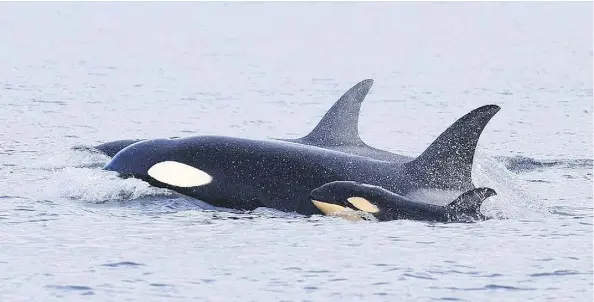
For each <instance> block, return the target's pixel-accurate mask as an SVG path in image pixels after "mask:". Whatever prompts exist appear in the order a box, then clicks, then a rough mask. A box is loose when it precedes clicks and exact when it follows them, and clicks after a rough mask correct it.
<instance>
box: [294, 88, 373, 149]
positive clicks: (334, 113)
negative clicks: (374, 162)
mask: <svg viewBox="0 0 594 302" xmlns="http://www.w3.org/2000/svg"><path fill="white" fill-rule="evenodd" d="M372 85H373V80H372V79H367V80H363V81H361V82H359V83H357V84H356V85H355V86H353V87H351V89H349V90H348V91H347V92H345V93H344V94H343V95H342V97H340V99H338V101H336V103H334V105H333V106H332V108H330V110H328V112H326V114H325V115H324V117H323V118H322V120H321V121H320V122H319V123H318V125H317V126H316V127H315V128H314V129H313V130H312V131H311V132H310V133H309V134H308V135H306V136H304V137H302V138H299V139H296V140H292V141H295V142H299V143H302V144H308V145H314V146H343V145H356V146H359V145H365V144H364V143H363V141H361V138H360V137H359V111H360V110H361V102H363V100H365V96H367V93H368V92H369V90H370V89H371V86H372Z"/></svg>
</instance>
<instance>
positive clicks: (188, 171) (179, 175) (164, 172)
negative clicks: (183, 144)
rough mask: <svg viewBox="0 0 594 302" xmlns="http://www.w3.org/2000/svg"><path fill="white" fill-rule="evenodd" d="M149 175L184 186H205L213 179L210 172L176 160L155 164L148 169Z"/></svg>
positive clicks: (167, 182)
mask: <svg viewBox="0 0 594 302" xmlns="http://www.w3.org/2000/svg"><path fill="white" fill-rule="evenodd" d="M148 175H149V176H150V177H152V178H154V179H156V180H158V181H160V182H162V183H165V184H168V185H172V186H176V187H182V188H189V187H197V186H203V185H206V184H209V183H210V182H211V181H212V176H210V175H209V174H208V173H206V172H204V171H202V170H200V169H196V168H194V167H192V166H189V165H186V164H182V163H178V162H176V161H164V162H160V163H158V164H155V165H153V166H152V167H151V168H150V169H149V170H148Z"/></svg>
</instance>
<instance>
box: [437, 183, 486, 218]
mask: <svg viewBox="0 0 594 302" xmlns="http://www.w3.org/2000/svg"><path fill="white" fill-rule="evenodd" d="M495 195H497V192H495V190H493V189H491V188H486V187H482V188H476V189H472V190H469V191H466V192H464V193H463V194H462V195H460V196H458V198H456V200H454V201H452V202H451V203H449V204H448V205H447V206H446V209H447V211H448V213H450V214H480V210H481V205H482V204H483V201H485V199H487V198H489V197H491V196H495Z"/></svg>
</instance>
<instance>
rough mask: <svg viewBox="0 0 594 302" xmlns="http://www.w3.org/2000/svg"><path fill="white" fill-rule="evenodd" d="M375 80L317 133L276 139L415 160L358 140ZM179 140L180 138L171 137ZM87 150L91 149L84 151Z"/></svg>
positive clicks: (345, 98) (118, 145)
mask: <svg viewBox="0 0 594 302" xmlns="http://www.w3.org/2000/svg"><path fill="white" fill-rule="evenodd" d="M373 83H374V81H373V80H372V79H365V80H363V81H360V82H359V83H357V84H355V85H354V86H352V87H351V88H350V89H349V90H347V91H346V92H345V93H344V94H343V95H342V96H341V97H340V98H339V99H338V100H337V101H336V102H335V103H334V105H333V106H332V107H331V108H330V109H329V110H328V111H327V112H326V114H325V115H324V116H323V117H322V118H321V120H320V121H319V122H318V124H317V125H316V126H315V127H314V129H313V130H312V131H311V132H310V133H308V134H307V135H305V136H303V137H301V138H297V139H286V138H273V139H277V140H280V141H286V142H294V143H299V144H304V145H310V146H317V147H323V148H325V149H330V150H336V151H341V152H346V153H351V154H355V155H361V156H367V157H371V158H375V159H381V160H390V161H395V162H405V161H409V160H412V159H413V158H412V157H408V156H404V155H399V154H394V153H391V152H388V151H384V150H381V149H376V148H374V147H371V146H369V145H367V144H366V143H365V142H363V141H362V140H361V138H360V136H359V116H360V111H361V103H362V102H363V101H364V100H365V97H366V96H367V94H368V93H369V90H370V89H371V87H372V86H373ZM171 138H177V137H171ZM145 140H147V139H124V140H117V141H112V142H107V143H103V144H100V145H96V146H94V147H93V149H94V150H95V151H99V152H101V153H103V154H105V155H107V156H109V157H114V156H115V155H116V154H117V153H118V152H120V151H121V150H122V149H124V148H126V147H128V146H130V145H132V144H135V143H137V142H141V141H145ZM84 149H85V150H86V149H88V148H84Z"/></svg>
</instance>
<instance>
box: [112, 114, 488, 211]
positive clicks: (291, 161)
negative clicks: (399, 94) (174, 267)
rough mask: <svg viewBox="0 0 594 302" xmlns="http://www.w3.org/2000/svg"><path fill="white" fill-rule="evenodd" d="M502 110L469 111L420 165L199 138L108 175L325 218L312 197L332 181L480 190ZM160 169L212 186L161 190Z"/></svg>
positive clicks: (397, 190) (141, 151) (177, 142)
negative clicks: (176, 167)
mask: <svg viewBox="0 0 594 302" xmlns="http://www.w3.org/2000/svg"><path fill="white" fill-rule="evenodd" d="M499 109H500V108H499V107H498V106H495V105H486V106H482V107H479V108H477V109H475V110H472V111H471V112H469V113H467V114H466V115H464V116H463V117H461V118H460V119H458V120H457V121H456V122H455V123H453V124H452V125H451V126H450V127H449V128H448V129H446V130H445V131H444V132H443V133H442V134H441V135H440V136H439V137H437V138H436V139H435V140H434V141H433V143H431V145H430V146H429V147H428V148H427V149H426V150H425V151H424V152H423V153H422V154H420V155H419V156H418V157H416V158H409V157H391V158H390V160H387V161H385V160H380V159H374V158H372V157H369V156H365V155H356V154H352V153H348V152H341V151H337V150H334V148H336V147H337V146H339V147H340V148H359V149H360V150H369V151H370V152H371V153H374V154H375V153H377V152H376V150H374V149H372V148H366V147H365V146H362V145H360V144H359V143H357V142H348V141H343V142H341V143H340V144H342V145H340V144H339V142H336V141H333V140H332V138H333V137H332V136H329V139H327V140H326V141H327V143H328V145H323V143H324V140H323V139H322V138H320V139H310V138H308V139H306V140H304V141H303V140H300V141H298V142H291V141H285V140H252V139H243V138H234V137H225V136H196V137H189V138H178V139H156V140H144V141H140V142H136V143H133V144H131V145H129V146H127V147H125V148H123V149H122V150H121V151H119V152H118V153H117V154H116V155H115V156H114V157H113V158H112V160H111V161H110V162H109V163H108V164H107V166H106V167H105V169H106V170H110V171H115V172H118V173H119V174H120V175H122V176H124V177H129V176H133V177H137V178H141V179H143V180H146V181H147V182H149V183H151V184H152V185H154V186H158V187H164V188H169V189H172V190H175V191H177V192H179V193H181V194H185V195H188V196H191V197H194V198H197V199H199V200H202V201H204V202H206V203H209V204H211V205H213V206H218V207H226V208H232V209H238V210H253V209H255V208H257V207H269V208H273V209H277V210H281V211H285V212H297V213H300V214H304V215H312V214H321V212H320V211H319V210H318V209H317V208H316V207H315V206H314V205H313V203H312V202H311V201H310V196H309V195H310V192H311V191H312V190H314V189H316V188H318V187H320V186H322V185H324V184H326V183H329V182H333V181H355V182H361V183H366V184H370V185H376V186H380V187H382V188H384V189H386V190H388V191H390V192H393V193H394V194H398V195H400V196H407V195H408V194H409V193H414V192H415V191H417V190H427V189H429V190H431V189H435V190H443V191H455V192H457V193H459V194H462V193H464V192H466V191H468V190H472V189H474V188H475V186H474V184H473V182H472V177H471V176H472V175H471V172H472V163H473V157H474V152H475V148H476V144H477V142H478V139H479V136H480V134H481V132H482V130H483V129H484V127H485V126H486V124H487V123H488V121H489V120H490V119H491V118H492V117H493V116H494V115H495V113H497V111H499ZM316 131H317V130H314V132H313V133H317V132H316ZM327 135H332V132H330V133H328V134H327ZM314 138H315V137H314ZM304 142H307V144H306V143H304ZM349 144H350V145H349ZM349 146H350V147H349ZM163 161H177V162H180V163H184V164H187V165H190V166H193V167H195V168H197V169H200V170H203V171H205V172H206V173H208V174H210V175H211V176H212V177H213V181H212V182H211V183H209V184H207V185H204V186H199V187H192V188H179V187H171V186H169V185H166V184H163V183H160V182H158V181H156V180H154V179H152V178H151V177H150V176H148V174H147V173H148V170H149V169H150V168H151V167H152V166H153V165H155V164H157V163H160V162H163ZM449 201H451V200H439V202H442V203H443V202H449Z"/></svg>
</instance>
